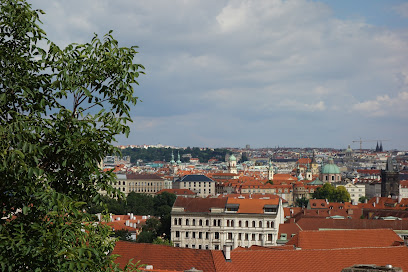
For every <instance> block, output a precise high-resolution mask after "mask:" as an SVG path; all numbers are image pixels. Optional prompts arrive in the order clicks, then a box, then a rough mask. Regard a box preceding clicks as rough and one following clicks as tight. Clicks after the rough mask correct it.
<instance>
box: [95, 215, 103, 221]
mask: <svg viewBox="0 0 408 272" xmlns="http://www.w3.org/2000/svg"><path fill="white" fill-rule="evenodd" d="M96 216H97V217H98V221H99V222H100V221H101V217H102V215H101V213H97V214H96Z"/></svg>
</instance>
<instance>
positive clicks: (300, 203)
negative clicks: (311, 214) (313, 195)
mask: <svg viewBox="0 0 408 272" xmlns="http://www.w3.org/2000/svg"><path fill="white" fill-rule="evenodd" d="M308 204H309V199H307V198H306V197H304V196H303V197H301V198H297V199H296V201H295V206H296V207H301V208H306V207H307V205H308Z"/></svg>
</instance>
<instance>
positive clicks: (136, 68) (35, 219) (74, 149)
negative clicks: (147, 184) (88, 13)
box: [0, 0, 143, 271]
mask: <svg viewBox="0 0 408 272" xmlns="http://www.w3.org/2000/svg"><path fill="white" fill-rule="evenodd" d="M0 12H1V13H0V14H1V16H0V56H1V59H0V122H1V124H0V138H1V141H0V148H1V150H0V151H1V153H0V156H1V157H0V158H1V159H0V160H1V162H2V163H1V164H0V192H1V193H0V203H1V205H2V213H3V218H2V219H0V264H1V267H2V270H3V271H7V270H8V271H22V270H33V271H40V270H44V271H73V270H75V271H102V270H104V271H113V270H114V271H117V270H119V268H118V267H117V265H115V263H114V262H113V261H114V256H111V255H106V254H105V252H109V251H111V250H112V249H113V247H114V243H115V240H114V239H109V237H110V236H111V234H112V231H111V230H110V229H109V227H107V226H104V225H102V224H93V223H92V222H93V220H94V217H93V216H92V215H90V214H87V213H84V212H82V210H83V209H84V208H85V207H86V206H87V205H93V204H100V203H101V202H100V195H99V191H100V190H105V191H107V192H108V194H111V195H113V196H118V197H120V193H119V192H118V191H115V190H114V189H113V188H112V187H111V186H110V185H109V184H110V182H112V181H113V180H114V174H113V173H112V172H106V173H105V172H103V171H101V169H99V167H98V163H99V162H100V161H101V160H102V158H104V157H105V156H106V155H111V154H117V153H118V152H119V150H118V149H117V148H115V147H114V146H113V145H112V144H111V143H112V142H114V141H115V137H116V136H117V135H118V134H121V133H125V134H128V133H129V127H128V126H127V123H128V122H130V121H131V119H130V115H129V112H130V106H132V105H135V104H136V102H137V101H138V98H137V97H136V96H134V89H133V85H134V84H135V83H137V81H136V78H137V77H138V76H139V74H140V73H142V72H141V71H140V70H141V69H143V66H141V65H140V64H134V63H133V60H134V57H135V55H136V54H137V53H138V52H137V51H136V48H137V47H130V48H126V47H119V46H118V42H117V41H116V40H115V39H114V38H113V37H112V34H111V32H109V33H108V34H106V35H105V36H104V37H103V39H102V40H101V39H99V37H98V36H97V35H95V36H94V38H93V39H92V41H91V42H90V43H86V44H71V45H68V46H67V47H66V48H65V49H60V48H59V47H58V46H57V45H56V44H54V43H52V42H51V41H49V40H48V39H47V37H46V34H45V32H44V31H43V30H42V29H41V28H40V27H39V26H38V24H39V16H40V14H42V13H43V12H42V11H40V10H32V9H31V6H30V5H29V4H28V3H27V2H26V1H24V0H5V1H2V2H1V3H0ZM44 41H47V42H48V49H43V48H41V47H40V46H39V44H44ZM68 105H72V106H70V107H68Z"/></svg>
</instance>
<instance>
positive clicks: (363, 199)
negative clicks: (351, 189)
mask: <svg viewBox="0 0 408 272" xmlns="http://www.w3.org/2000/svg"><path fill="white" fill-rule="evenodd" d="M368 199H369V198H368V197H366V196H360V197H359V198H358V202H360V203H365V202H366V200H368Z"/></svg>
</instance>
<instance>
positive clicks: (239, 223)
mask: <svg viewBox="0 0 408 272" xmlns="http://www.w3.org/2000/svg"><path fill="white" fill-rule="evenodd" d="M238 227H240V228H241V227H242V222H241V220H239V221H238Z"/></svg>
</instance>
